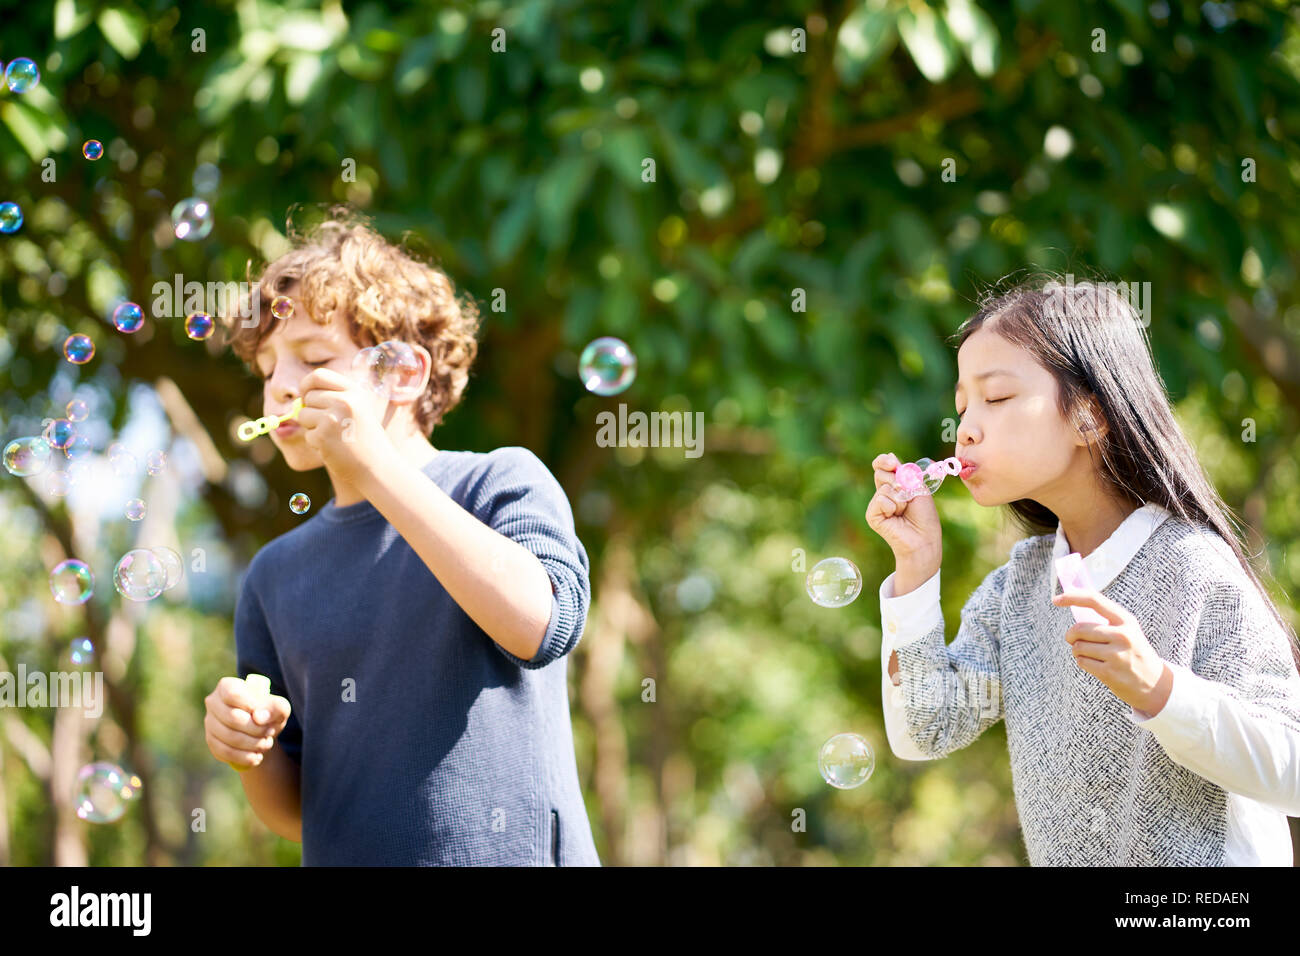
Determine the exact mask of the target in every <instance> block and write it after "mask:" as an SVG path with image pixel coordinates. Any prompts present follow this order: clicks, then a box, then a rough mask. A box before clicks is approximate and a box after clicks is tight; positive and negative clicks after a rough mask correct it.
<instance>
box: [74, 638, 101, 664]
mask: <svg viewBox="0 0 1300 956" xmlns="http://www.w3.org/2000/svg"><path fill="white" fill-rule="evenodd" d="M67 660H68V663H70V664H71V665H72V666H73V667H89V666H90V665H91V664H92V663H94V661H95V645H94V643H93V642H92V641H91V640H90V638H88V637H74V638H73V639H72V643H71V644H69V645H68V650H67Z"/></svg>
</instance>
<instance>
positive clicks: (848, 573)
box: [804, 558, 862, 607]
mask: <svg viewBox="0 0 1300 956" xmlns="http://www.w3.org/2000/svg"><path fill="white" fill-rule="evenodd" d="M804 587H805V588H806V589H807V591H808V596H809V597H810V598H812V599H813V603H814V604H819V605H821V606H822V607H844V606H845V605H846V604H852V603H853V601H854V599H855V598H857V596H858V594H859V593H860V592H861V591H862V572H861V571H859V570H858V566H857V565H856V564H854V563H853V562H852V561H850V560H849V559H848V558H824V559H822V560H821V561H818V562H817V563H816V564H814V565H813V566H812V570H811V571H809V572H808V577H807V578H806V579H805V580H804Z"/></svg>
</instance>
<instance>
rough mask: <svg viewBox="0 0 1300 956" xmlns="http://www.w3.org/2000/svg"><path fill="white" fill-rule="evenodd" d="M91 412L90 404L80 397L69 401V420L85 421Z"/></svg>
mask: <svg viewBox="0 0 1300 956" xmlns="http://www.w3.org/2000/svg"><path fill="white" fill-rule="evenodd" d="M89 414H90V406H89V405H87V404H86V403H85V402H84V401H82V400H81V399H79V398H74V399H73V400H72V401H70V402H68V410H67V415H68V420H69V421H74V422H84V421H85V420H86V416H87V415H89Z"/></svg>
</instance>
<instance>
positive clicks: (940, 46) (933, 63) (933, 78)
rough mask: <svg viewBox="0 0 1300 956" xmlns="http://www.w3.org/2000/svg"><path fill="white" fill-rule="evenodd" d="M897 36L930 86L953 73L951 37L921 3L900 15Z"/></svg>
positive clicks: (937, 18)
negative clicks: (900, 38) (901, 39)
mask: <svg viewBox="0 0 1300 956" xmlns="http://www.w3.org/2000/svg"><path fill="white" fill-rule="evenodd" d="M898 35H899V36H901V37H902V38H903V45H904V46H905V47H907V52H908V53H910V54H911V55H912V61H913V62H914V63H915V64H916V68H917V69H918V70H920V71H921V75H922V76H924V77H925V78H926V79H927V80H929V81H930V82H931V83H939V82H942V81H943V80H944V79H946V78H947V76H948V74H949V73H951V72H952V68H953V66H954V65H955V64H956V62H957V51H956V47H955V44H954V43H953V39H952V33H951V32H949V30H948V25H947V24H946V23H945V22H944V21H943V20H941V19H939V17H938V16H936V15H935V12H934V10H933V9H932V8H931V7H929V6H928V5H926V4H924V3H922V4H918V5H917V6H915V7H907V8H905V9H903V10H902V11H900V12H899V14H898Z"/></svg>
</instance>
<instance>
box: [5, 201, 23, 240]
mask: <svg viewBox="0 0 1300 956" xmlns="http://www.w3.org/2000/svg"><path fill="white" fill-rule="evenodd" d="M22 224H23V210H22V207H20V206H19V205H18V203H16V202H0V232H4V233H9V232H17V231H18V227H19V226H21V225H22Z"/></svg>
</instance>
